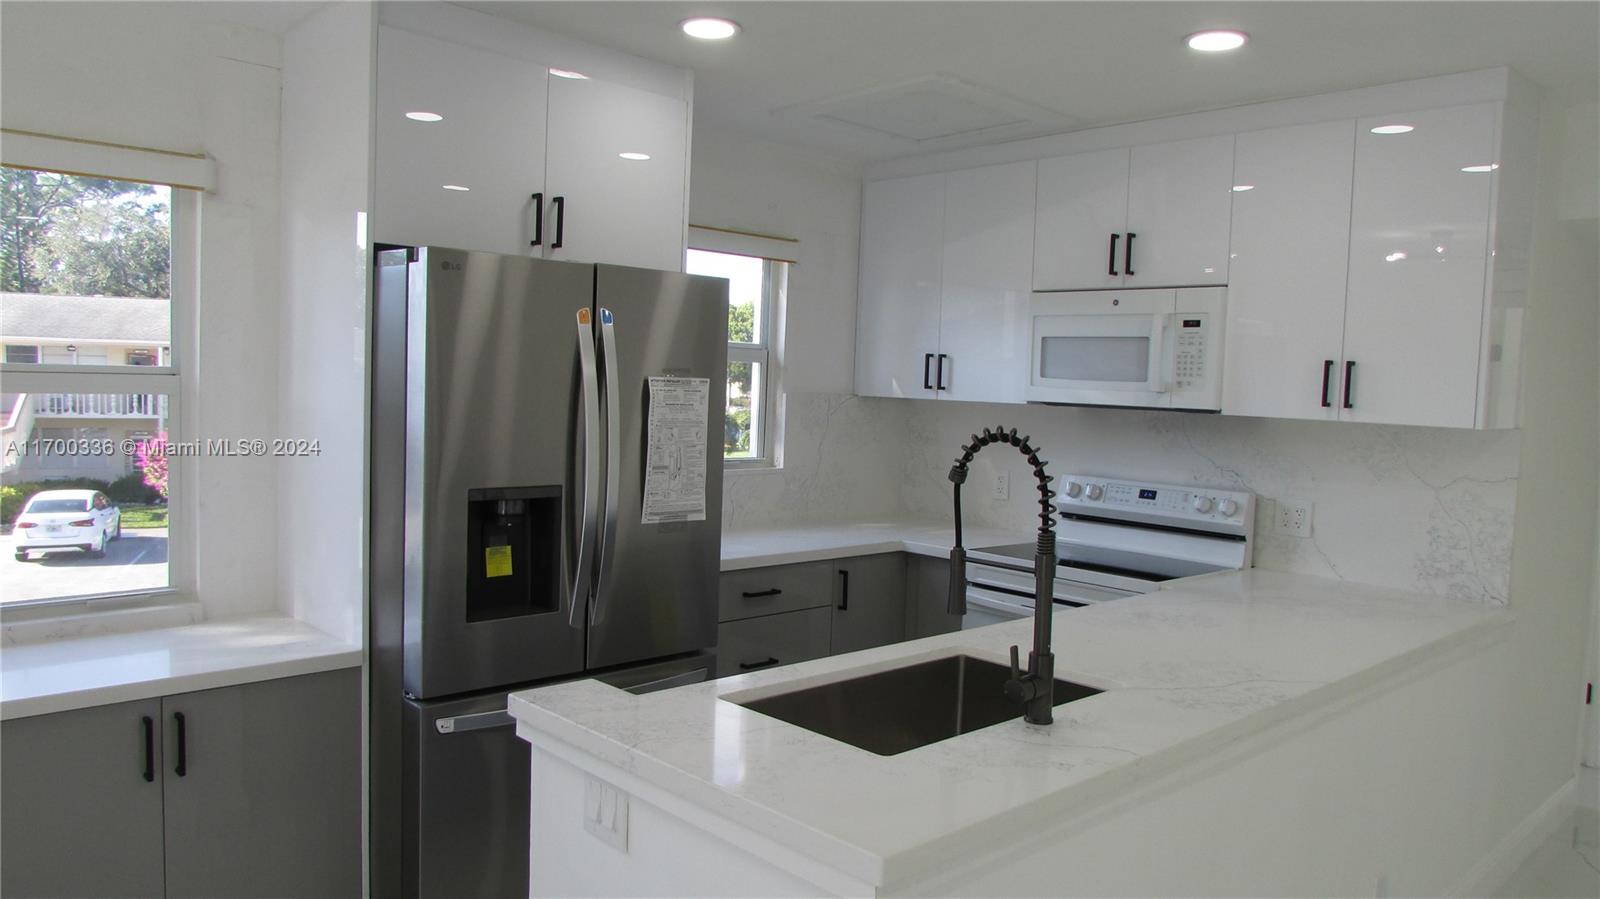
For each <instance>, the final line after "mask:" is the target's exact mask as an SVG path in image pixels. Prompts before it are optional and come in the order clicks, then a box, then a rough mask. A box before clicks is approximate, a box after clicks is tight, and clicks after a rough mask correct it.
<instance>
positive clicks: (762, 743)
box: [510, 541, 1511, 885]
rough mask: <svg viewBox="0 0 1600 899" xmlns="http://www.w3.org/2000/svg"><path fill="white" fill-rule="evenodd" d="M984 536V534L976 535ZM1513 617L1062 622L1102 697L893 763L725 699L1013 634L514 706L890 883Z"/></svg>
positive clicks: (1323, 702)
mask: <svg viewBox="0 0 1600 899" xmlns="http://www.w3.org/2000/svg"><path fill="white" fill-rule="evenodd" d="M969 542H971V541H969ZM1510 620H1511V613H1510V612H1508V611H1507V610H1506V609H1505V608H1503V607H1500V606H1493V605H1486V604H1482V603H1478V602H1472V601H1464V600H1454V599H1448V598H1440V597H1432V596H1421V595H1416V594H1407V593H1400V592H1396V591H1390V590H1384V589H1379V588H1373V587H1363V586H1357V585H1352V584H1347V583H1344V582H1340V581H1334V580H1328V579H1323V578H1315V577H1308V576H1302V575H1292V574H1285V573H1278V572H1268V571H1261V570H1248V571H1242V572H1229V573H1223V574H1216V575H1208V576H1203V577H1199V578H1191V579H1188V580H1185V581H1181V582H1175V584H1174V585H1173V586H1172V587H1169V588H1168V589H1165V590H1161V591H1157V592H1155V593H1152V594H1149V595H1146V596H1137V597H1130V598H1128V599H1122V600H1118V601H1117V602H1110V603H1102V604H1099V605H1094V606H1089V607H1086V608H1079V609H1063V610H1060V611H1057V612H1056V614H1055V641H1054V651H1055V654H1056V676H1057V677H1059V678H1062V679H1066V680H1071V681H1077V682H1080V683H1083V684H1087V685H1090V686H1093V687H1098V688H1100V689H1102V690H1104V691H1105V692H1103V693H1100V694H1098V695H1095V696H1091V697H1089V698H1087V699H1083V700H1080V701H1077V702H1074V703H1071V704H1070V705H1065V706H1059V707H1057V709H1056V719H1055V724H1054V725H1053V726H1051V727H1048V728H1041V727H1034V726H1032V725H1028V724H1026V723H1024V722H1023V721H1022V720H1021V719H1020V718H1018V719H1014V720H1012V721H1009V722H1006V723H1003V724H998V725H995V726H993V727H989V728H985V729H983V730H979V731H975V732H973V733H970V734H966V735H963V736H959V737H955V738H952V739H948V740H944V741H942V742H938V743H933V744H930V745H927V746H923V747H920V748H917V749H913V750H910V751H908V752H904V753H901V754H899V755H893V756H879V755H876V754H873V753H871V752H868V751H866V750H862V749H857V748H855V747H853V746H850V745H847V744H845V743H841V742H836V741H834V740H831V739H829V738H827V737H824V736H821V735H819V734H816V733H812V732H811V731H808V730H804V729H802V728H799V727H796V726H794V725H791V724H788V723H786V722H783V721H780V720H777V719H775V718H770V717H767V716H765V715H761V714H758V713H756V712H752V711H749V710H747V709H745V708H744V707H742V706H740V705H737V704H735V703H734V702H731V701H727V698H728V697H730V696H732V697H735V698H741V699H745V698H748V699H754V698H758V697H760V696H764V695H771V694H774V693H783V692H789V691H791V690H794V689H800V688H804V687H809V686H815V685H817V684H822V683H827V682H830V681H836V680H843V679H846V678H849V677H854V676H857V675H860V674H864V673H868V672H870V671H873V670H881V669H884V668H892V667H899V666H901V665H904V664H907V663H909V662H915V661H922V660H925V659H928V658H934V657H939V656H947V655H954V654H958V653H962V654H967V655H972V656H977V657H980V658H984V659H988V660H991V661H994V662H998V663H1004V662H1005V660H1006V653H1007V648H1008V647H1009V646H1010V645H1011V644H1013V643H1018V644H1021V645H1022V646H1023V647H1024V652H1026V647H1027V646H1028V644H1029V642H1030V635H1031V627H1032V625H1031V622H1029V621H1017V622H1008V623H1004V624H997V625H992V626H990V627H985V628H978V629H975V630H969V631H961V632H957V633H953V634H945V635H942V636H938V637H930V638H927V639H923V640H916V641H911V642H907V643H900V644H896V645H892V646H886V647H880V648H878V649H871V650H866V651H864V652H858V653H852V654H849V655H843V656H835V657H832V658H827V659H818V660H815V661H811V662H805V663H802V664H798V665H793V666H788V667H784V668H774V669H769V670H764V671H759V672H752V673H750V674H746V675H741V676H738V677H731V678H725V679H722V680H719V681H713V682H709V683H704V684H695V685H692V686H687V687H681V688H678V689H674V690H668V691H664V692H660V693H654V694H647V695H644V696H634V695H632V694H629V693H626V692H623V691H621V690H617V689H615V688H613V687H610V686H607V685H604V684H601V683H599V682H597V681H578V682H573V683H567V684H561V685H557V686H552V687H546V688H543V689H537V690H529V691H526V692H522V693H516V694H513V695H512V697H511V700H510V710H511V712H512V714H513V715H515V716H516V717H517V719H518V722H519V723H518V733H519V734H521V735H522V736H523V737H524V738H525V739H528V740H529V741H530V742H532V743H534V744H535V745H551V746H552V747H553V748H558V749H560V750H562V751H563V752H564V753H565V754H568V755H570V754H572V753H574V752H575V753H576V754H578V755H579V756H581V757H589V758H593V759H597V760H599V761H601V762H603V763H607V764H609V765H613V766H616V767H618V768H620V769H622V770H624V771H626V772H628V773H630V774H632V775H634V776H636V777H638V778H642V779H644V780H645V781H646V782H647V783H649V784H651V785H653V786H654V787H656V788H659V789H661V790H664V791H666V792H667V793H670V794H672V795H674V796H676V797H678V798H680V799H682V800H685V801H686V802H688V803H690V804H692V805H693V806H696V807H698V808H699V809H701V810H703V811H705V812H709V813H710V814H711V815H712V816H714V819H715V820H721V821H724V822H726V823H727V824H729V825H731V826H734V827H737V828H740V829H743V830H745V831H747V832H751V833H755V834H758V835H760V836H762V837H765V838H767V839H770V840H773V841H776V842H778V843H780V844H782V845H784V846H787V847H790V848H792V849H793V850H794V851H796V852H798V853H800V854H802V855H804V856H807V857H809V858H810V859H812V860H814V861H816V862H820V863H822V864H824V865H826V866H828V867H830V868H832V869H834V870H836V871H839V872H841V873H843V874H846V875H848V876H851V877H854V878H857V879H859V880H860V881H864V882H866V883H871V884H877V885H882V884H885V883H890V882H895V881H901V880H903V879H904V878H908V877H915V876H918V875H920V874H922V873H925V872H928V871H931V870H935V869H937V868H938V867H940V866H942V865H944V864H947V863H948V861H949V859H950V858H953V857H973V853H976V852H980V851H982V847H984V846H990V845H993V843H992V842H991V841H993V840H1000V839H1008V838H1015V837H1017V836H1019V835H1020V834H1022V833H1025V832H1026V831H1025V828H1026V827H1028V826H1029V822H1036V821H1040V820H1046V819H1048V820H1062V819H1065V818H1069V817H1071V816H1073V815H1075V814H1081V813H1085V812H1087V811H1088V810H1090V809H1091V808H1093V807H1094V806H1096V805H1097V804H1099V803H1101V802H1104V801H1111V800H1113V799H1114V798H1115V797H1117V796H1119V795H1124V794H1126V793H1127V792H1128V791H1129V790H1130V789H1131V788H1133V787H1134V786H1136V785H1138V784H1141V783H1147V782H1150V781H1151V780H1153V779H1154V778H1156V777H1158V776H1159V775H1161V774H1163V773H1166V772H1169V771H1172V770H1173V769H1175V768H1176V767H1178V766H1180V765H1183V764H1187V763H1189V762H1191V761H1194V760H1197V759H1201V758H1204V757H1206V756H1208V755H1212V754H1214V753H1216V752H1217V751H1219V750H1220V749H1222V748H1224V747H1226V746H1227V745H1229V744H1231V743H1235V742H1237V741H1239V740H1241V739H1244V738H1247V737H1249V736H1250V735H1252V734H1254V733H1258V732H1260V731H1262V730H1264V729H1266V728H1267V727H1269V726H1271V725H1273V724H1276V723H1278V722H1281V721H1284V720H1286V719H1289V718H1292V717H1297V716H1300V715H1304V714H1307V713H1310V712H1313V711H1315V710H1318V709H1326V708H1328V707H1329V706H1331V705H1332V704H1333V703H1334V702H1335V701H1336V700H1338V699H1340V698H1341V697H1346V696H1350V695H1351V694H1353V693H1355V692H1357V691H1360V690H1362V689H1364V688H1368V687H1371V686H1373V685H1375V684H1379V683H1382V682H1385V681H1386V679H1387V678H1389V677H1392V676H1396V675H1399V674H1400V673H1401V672H1405V671H1407V670H1408V669H1410V668H1412V667H1414V666H1417V665H1420V664H1421V663H1422V662H1424V661H1425V660H1427V659H1432V658H1436V657H1438V656H1440V655H1442V654H1444V653H1445V652H1447V651H1448V650H1450V649H1451V648H1453V647H1457V646H1460V645H1461V644H1464V643H1468V642H1471V641H1475V640H1480V639H1481V640H1485V641H1487V640H1492V639H1498V638H1500V636H1501V634H1502V633H1503V629H1504V625H1506V624H1507V623H1508V622H1509V621H1510Z"/></svg>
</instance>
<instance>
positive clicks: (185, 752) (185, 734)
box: [172, 712, 189, 777]
mask: <svg viewBox="0 0 1600 899" xmlns="http://www.w3.org/2000/svg"><path fill="white" fill-rule="evenodd" d="M172 720H173V721H175V722H177V724H178V764H177V766H176V767H174V768H173V769H172V773H173V774H176V775H178V776H179V777H187V776H188V774H189V729H188V727H187V724H188V722H186V721H185V720H184V717H183V713H182V712H173V713H172Z"/></svg>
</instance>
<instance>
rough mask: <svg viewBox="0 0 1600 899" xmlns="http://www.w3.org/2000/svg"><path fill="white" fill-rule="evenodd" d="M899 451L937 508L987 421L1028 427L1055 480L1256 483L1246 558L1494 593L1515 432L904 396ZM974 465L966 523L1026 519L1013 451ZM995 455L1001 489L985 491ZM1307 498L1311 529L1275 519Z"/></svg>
mask: <svg viewBox="0 0 1600 899" xmlns="http://www.w3.org/2000/svg"><path fill="white" fill-rule="evenodd" d="M907 406H908V407H909V411H908V413H907V415H906V417H905V426H906V428H907V432H906V439H905V441H904V442H905V446H906V450H905V454H904V455H903V456H902V457H901V468H900V471H901V483H902V495H901V496H902V503H903V506H904V508H905V509H906V511H907V513H909V514H910V515H911V516H913V517H922V516H925V515H926V516H934V515H940V514H948V509H949V502H950V500H949V494H950V490H949V484H948V482H947V481H946V480H945V474H946V472H947V471H948V469H949V466H950V462H951V460H952V458H953V457H954V455H955V452H956V448H957V446H958V445H959V444H961V443H962V442H963V441H964V440H966V439H968V438H969V435H970V434H971V433H972V432H973V431H975V430H977V429H979V428H982V427H984V426H986V425H987V426H990V427H998V426H1001V425H1004V426H1005V427H1008V428H1010V427H1015V428H1017V429H1018V430H1020V431H1022V432H1024V433H1026V434H1031V435H1032V436H1033V443H1034V445H1035V446H1042V447H1043V451H1042V452H1041V453H1040V455H1041V457H1043V458H1045V459H1047V460H1048V461H1049V462H1050V469H1049V470H1050V472H1051V473H1052V474H1054V475H1056V476H1057V477H1060V476H1062V475H1067V474H1087V475H1101V476H1107V477H1121V478H1133V479H1144V480H1151V481H1157V482H1162V483H1172V484H1202V485H1209V486H1215V487H1231V488H1235V489H1244V490H1250V491H1252V492H1254V493H1255V494H1256V495H1257V496H1258V497H1259V498H1260V502H1259V503H1258V507H1257V514H1256V534H1257V542H1256V548H1255V564H1256V566H1257V567H1260V568H1269V569H1277V570H1281V571H1294V572H1300V573H1305V574H1318V575H1324V576H1330V577H1337V578H1342V579H1344V580H1349V581H1356V582H1361V583H1368V584H1378V585H1383V586H1389V587H1397V588H1401V589H1407V590H1417V591H1421V592H1424V593H1433V594H1440V595H1453V596H1463V597H1472V598H1476V599H1483V600H1489V601H1492V602H1498V603H1504V602H1505V601H1506V599H1507V597H1508V596H1509V586H1508V585H1509V581H1510V572H1511V528H1512V521H1513V518H1514V512H1515V504H1516V477H1517V466H1518V458H1519V453H1520V446H1521V432H1520V431H1462V430H1453V429H1444V428H1413V427H1392V426H1380V425H1362V424H1353V423H1347V422H1312V421H1305V422H1300V421H1280V420H1272V419H1258V418H1235V417H1231V416H1220V415H1196V414H1186V413H1175V412H1140V411H1131V410H1117V409H1076V408H1063V407H1053V406H990V405H980V404H968V403H940V402H929V401H911V402H909V403H907ZM1009 456H1010V458H1008V456H1007V454H1003V453H1001V452H997V451H995V450H990V451H987V452H985V453H984V454H983V455H981V456H979V457H978V459H977V460H976V461H975V462H974V464H973V473H972V475H971V476H970V477H969V479H968V481H967V484H968V487H967V488H966V489H964V490H963V491H962V506H963V511H964V512H965V514H967V515H970V516H971V517H972V520H974V521H978V522H982V523H984V524H991V525H997V526H1005V527H1011V526H1015V527H1016V528H1017V529H1018V531H1019V533H1020V532H1026V531H1027V530H1029V529H1031V528H1032V526H1033V524H1034V520H1033V516H1034V514H1035V512H1036V511H1037V506H1036V505H1034V500H1035V498H1036V495H1035V494H1034V493H1033V490H1032V482H1031V480H1030V479H1029V478H1028V477H1027V468H1026V465H1025V464H1024V463H1023V461H1022V458H1021V456H1020V455H1018V454H1016V453H1015V452H1011V453H1009ZM999 465H1006V466H1008V470H1009V471H1010V472H1011V488H1010V499H1009V500H1008V501H1004V502H1001V501H996V500H994V499H992V498H991V488H992V486H993V482H994V474H995V471H996V470H997V467H998V466H999ZM1279 498H1293V499H1297V500H1307V501H1309V502H1310V503H1311V504H1312V522H1313V524H1312V535H1311V537H1309V538H1301V537H1293V536H1288V535H1278V534H1275V533H1274V530H1273V514H1274V510H1275V503H1274V500H1277V499H1279Z"/></svg>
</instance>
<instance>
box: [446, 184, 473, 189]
mask: <svg viewBox="0 0 1600 899" xmlns="http://www.w3.org/2000/svg"><path fill="white" fill-rule="evenodd" d="M442 186H443V187H444V189H445V190H471V189H472V188H470V187H462V186H461V185H459V184H445V185H442Z"/></svg>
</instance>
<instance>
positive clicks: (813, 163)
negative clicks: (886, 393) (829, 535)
mask: <svg viewBox="0 0 1600 899" xmlns="http://www.w3.org/2000/svg"><path fill="white" fill-rule="evenodd" d="M691 166H692V167H691V173H690V194H689V221H690V222H692V223H694V224H696V225H709V226H711V227H716V228H733V229H738V230H743V231H752V232H756V233H762V234H774V235H779V236H782V237H792V238H796V239H798V240H799V241H800V243H799V260H798V264H796V265H795V266H794V267H793V268H792V269H791V270H790V272H789V291H788V309H787V312H786V315H785V323H784V333H783V334H782V335H781V337H780V340H779V344H778V351H779V353H780V356H781V358H782V362H783V389H784V397H783V400H782V404H781V408H780V409H779V410H778V414H779V415H780V416H781V418H782V421H783V427H784V435H783V448H784V449H783V459H782V467H781V468H777V469H768V470H748V469H745V470H734V471H729V472H728V474H727V478H726V480H725V481H724V486H723V503H722V508H723V524H724V526H725V527H728V528H731V529H738V528H751V527H761V526H763V525H769V524H788V523H793V522H797V521H810V522H822V521H841V520H866V519H869V518H874V517H878V518H881V517H884V516H893V515H895V514H897V512H898V508H899V497H900V485H899V478H898V475H897V474H896V465H895V461H894V451H895V448H894V447H893V446H892V445H891V444H890V443H889V442H888V441H886V440H884V439H882V438H883V436H884V435H885V434H886V433H894V429H893V428H892V427H891V428H886V427H885V425H886V422H893V421H896V420H899V418H900V417H901V415H902V409H901V407H900V406H899V405H898V404H896V403H893V402H890V401H883V400H874V399H864V398H860V397H855V396H852V395H851V390H852V385H853V384H854V382H855V369H854V360H855V327H856V257H857V252H858V244H859V242H860V228H861V174H860V170H859V168H857V167H855V166H851V165H847V164H844V163H840V162H838V161H835V160H832V159H829V158H827V157H825V156H822V155H818V154H813V153H809V152H805V151H801V150H797V149H794V148H790V147H784V146H780V145H778V144H772V143H768V142H766V141H761V140H756V139H753V138H749V137H746V136H744V135H741V134H737V133H735V132H731V131H726V130H721V129H714V128H708V127H705V126H703V125H696V126H695V132H694V151H693V160H692V164H691Z"/></svg>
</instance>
